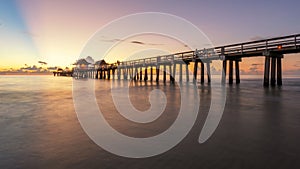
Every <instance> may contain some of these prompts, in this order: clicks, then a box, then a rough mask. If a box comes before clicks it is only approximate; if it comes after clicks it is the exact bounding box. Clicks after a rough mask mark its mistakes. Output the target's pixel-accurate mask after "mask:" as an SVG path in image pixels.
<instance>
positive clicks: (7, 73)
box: [0, 72, 53, 76]
mask: <svg viewBox="0 0 300 169" xmlns="http://www.w3.org/2000/svg"><path fill="white" fill-rule="evenodd" d="M0 75H52V76H53V73H52V72H47V73H19V72H0Z"/></svg>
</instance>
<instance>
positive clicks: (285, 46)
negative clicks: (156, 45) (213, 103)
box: [73, 34, 300, 86]
mask: <svg viewBox="0 0 300 169" xmlns="http://www.w3.org/2000/svg"><path fill="white" fill-rule="evenodd" d="M299 52H300V34H296V35H289V36H282V37H276V38H270V39H263V40H257V41H251V42H245V43H238V44H232V45H226V46H219V47H215V48H211V49H202V50H195V51H188V52H182V53H175V54H170V55H165V56H157V57H152V58H145V59H138V60H129V61H123V62H117V63H114V64H107V65H105V66H101V67H99V68H97V69H94V68H93V69H78V68H77V69H75V70H74V74H73V76H74V77H88V78H96V79H119V80H120V79H125V80H127V79H131V80H135V81H137V80H139V81H143V80H144V81H148V80H149V81H156V82H159V81H160V70H163V74H162V76H163V77H162V78H163V79H162V80H163V82H166V80H167V72H168V73H169V77H170V81H171V82H174V81H175V74H176V70H177V69H178V68H179V79H178V81H179V82H182V80H183V72H185V76H186V78H185V79H186V81H189V80H190V77H189V69H188V66H189V65H190V63H193V65H194V66H193V78H192V79H193V82H196V81H197V77H198V75H197V73H198V68H200V82H201V83H204V80H205V74H204V72H205V69H206V72H207V82H208V83H210V81H211V78H210V63H211V62H212V61H213V60H222V62H223V74H222V82H223V83H225V80H226V74H227V62H229V68H228V76H229V77H228V80H229V84H232V83H233V68H235V73H236V74H235V80H236V83H237V84H238V83H240V73H239V72H240V70H239V62H241V61H242V58H245V57H260V56H263V57H265V67H264V86H269V84H270V83H271V85H272V86H275V85H276V82H277V85H279V86H280V85H282V58H283V55H284V54H290V53H299ZM234 63H235V64H234ZM199 64H200V66H199ZM177 66H178V67H177ZM205 67H206V68H205ZM183 69H185V70H183ZM270 72H271V79H270ZM154 77H155V79H154ZM276 78H277V79H276Z"/></svg>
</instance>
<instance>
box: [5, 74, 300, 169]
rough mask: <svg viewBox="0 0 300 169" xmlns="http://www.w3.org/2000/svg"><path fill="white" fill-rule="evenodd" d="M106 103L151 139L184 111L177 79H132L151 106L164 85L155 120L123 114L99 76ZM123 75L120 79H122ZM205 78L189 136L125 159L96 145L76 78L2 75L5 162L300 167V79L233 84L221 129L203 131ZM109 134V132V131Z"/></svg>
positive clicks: (115, 118) (110, 117) (132, 131)
mask: <svg viewBox="0 0 300 169" xmlns="http://www.w3.org/2000/svg"><path fill="white" fill-rule="evenodd" d="M94 81H95V95H96V99H97V103H98V105H99V108H101V110H102V111H103V114H104V116H105V118H106V120H107V121H108V122H109V124H110V125H111V126H112V127H113V128H114V129H116V130H117V131H119V132H120V133H122V134H125V135H128V136H131V137H137V138H147V137H150V136H154V135H157V134H159V133H161V132H163V131H164V130H166V129H168V127H169V126H171V125H172V124H173V122H174V120H175V119H176V117H177V115H178V109H179V108H180V93H179V92H178V91H179V89H178V86H176V85H172V84H170V83H166V84H164V83H162V82H160V83H159V84H157V83H155V82H153V83H151V82H147V83H145V82H132V84H131V86H132V87H131V88H130V90H129V93H130V100H131V102H132V104H133V105H134V106H135V107H136V109H138V110H140V111H145V110H147V109H148V108H149V106H150V104H149V102H148V100H147V99H148V95H149V92H150V91H152V90H153V89H159V90H162V91H164V92H165V94H166V98H167V101H168V102H167V106H166V109H165V111H164V113H163V114H162V115H161V116H160V117H159V118H158V119H157V120H155V121H154V122H152V123H146V124H142V125H141V124H136V123H131V122H129V121H128V120H126V119H124V117H122V116H120V115H119V114H118V111H117V110H116V108H115V107H114V105H113V102H112V98H111V92H110V87H111V83H112V82H113V81H114V80H94ZM115 81H117V80H115ZM197 85H198V91H199V98H200V106H199V113H198V116H197V119H196V121H195V124H194V125H193V127H192V129H191V131H190V132H189V133H188V135H187V136H186V137H185V138H184V139H183V140H182V141H181V142H180V143H179V144H178V145H176V146H175V147H174V148H172V149H171V150H169V151H167V152H164V153H162V154H159V155H157V156H153V157H149V158H125V157H121V156H117V155H115V154H112V153H110V152H107V151H106V150H104V149H103V148H101V147H99V146H98V145H96V144H95V143H94V142H93V141H92V140H91V139H90V138H89V137H88V135H87V134H86V133H85V132H84V130H83V128H82V127H81V125H80V123H79V120H78V118H77V114H76V112H75V108H74V102H73V95H72V90H73V79H72V78H70V77H53V76H10V75H7V76H0V133H1V134H0V168H7V169H8V168H49V169H50V168H56V169H59V168H73V169H76V168H78V169H79V168H80V169H81V168H111V169H112V168H130V169H138V168H157V169H162V168H172V169H175V168H189V169H192V168H197V169H198V168H207V169H208V168H212V169H216V168H237V169H241V168H249V169H250V168H251V169H253V168H271V169H275V168H282V169H286V168H289V169H292V168H295V169H296V168H299V167H300V146H299V140H300V133H299V131H300V110H299V108H300V107H299V100H300V78H297V77H293V78H286V77H285V78H284V79H283V86H281V87H269V88H264V87H263V85H262V78H258V77H253V78H249V77H247V78H242V79H241V84H239V85H236V84H233V85H228V84H227V85H226V93H227V95H226V104H225V108H224V113H223V116H222V118H221V121H220V123H219V125H218V127H217V129H216V130H215V132H214V134H213V135H212V136H211V137H210V138H209V139H208V140H207V141H206V142H205V143H202V144H200V143H199V142H198V137H199V134H200V132H201V129H202V127H203V125H204V122H205V120H206V117H207V112H208V110H209V105H210V104H209V103H210V101H211V92H210V86H209V85H207V84H204V85H201V84H197ZM104 137H105V135H104Z"/></svg>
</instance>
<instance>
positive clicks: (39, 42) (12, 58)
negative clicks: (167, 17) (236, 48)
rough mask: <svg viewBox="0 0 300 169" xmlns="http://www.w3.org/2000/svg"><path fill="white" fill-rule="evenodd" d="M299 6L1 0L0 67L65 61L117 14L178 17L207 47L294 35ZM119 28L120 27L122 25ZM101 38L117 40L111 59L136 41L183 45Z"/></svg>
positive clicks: (255, 63) (294, 0) (299, 64)
mask: <svg viewBox="0 0 300 169" xmlns="http://www.w3.org/2000/svg"><path fill="white" fill-rule="evenodd" d="M299 5H300V1H299V0H273V1H261V0H251V1H249V0H247V1H246V0H186V1H179V0H151V1H149V0H126V1H124V0H109V1H104V0H1V1H0V37H1V38H0V70H6V69H10V68H19V67H22V66H23V67H24V66H25V65H27V66H29V65H31V66H33V65H38V66H42V65H40V64H39V63H38V62H39V61H42V62H46V63H47V66H51V67H54V66H61V67H65V66H70V65H71V64H72V63H74V62H75V61H76V60H77V59H78V58H79V57H80V56H81V52H82V50H83V49H84V47H85V45H86V44H87V42H88V41H89V40H90V39H91V38H92V37H93V35H95V33H96V32H97V31H99V30H101V28H103V27H105V26H107V25H109V24H111V23H112V22H113V21H116V20H118V19H119V18H121V17H124V16H127V15H132V14H136V13H143V12H161V13H167V14H171V15H173V16H178V17H180V18H184V19H185V20H187V21H188V22H190V23H192V24H193V25H194V26H196V27H197V28H198V29H199V30H201V31H202V32H203V33H204V34H205V35H206V37H207V38H208V39H209V40H210V42H211V44H212V45H213V46H219V45H226V44H231V43H237V42H245V41H250V40H255V39H261V38H270V37H277V36H284V35H290V34H297V33H300V24H299V19H298V16H300V10H299V8H298V7H299ZM157 26H158V27H159V25H157ZM174 29H175V28H174ZM182 29H184V28H182ZM119 31H123V30H122V27H120V28H119ZM102 41H103V43H104V41H106V43H107V42H109V41H110V42H114V43H116V41H118V42H117V43H119V46H117V47H115V50H114V51H113V52H114V55H115V57H116V58H115V59H118V57H119V59H120V60H121V59H122V57H123V58H124V56H125V55H132V53H130V50H128V51H127V50H125V49H133V48H134V49H135V48H136V50H137V46H140V47H141V46H143V45H144V46H143V48H141V49H142V50H145V46H147V47H148V48H158V47H157V46H159V45H160V44H164V45H161V46H164V47H160V48H159V49H160V50H161V51H165V52H173V51H174V52H175V51H176V52H182V50H188V49H187V48H184V47H182V42H178V41H176V39H175V40H174V38H165V37H163V36H161V38H155V37H154V38H153V37H149V35H144V36H137V35H135V36H132V37H127V38H126V39H116V37H113V36H112V35H109V34H108V35H106V36H105V37H104V36H103V39H102ZM120 42H122V43H120ZM137 42H142V43H137ZM166 44H168V46H167V45H166ZM122 45H123V46H122ZM126 45H127V46H126ZM155 45H156V46H155ZM180 45H181V47H180ZM183 46H184V45H183ZM116 49H119V50H118V51H117V50H116ZM192 50H194V49H192ZM121 51H122V52H121ZM154 51H155V52H157V50H155V49H154ZM118 52H119V53H118ZM131 52H132V51H131ZM155 52H154V53H155ZM158 53H159V52H158ZM99 55H100V54H99ZM92 57H93V58H97V57H99V56H92ZM262 64H263V58H262V57H261V58H253V59H246V60H243V62H242V63H241V69H242V71H244V72H252V73H256V72H261V71H262V69H263V66H262ZM299 69H300V58H299V55H298V54H296V55H288V56H285V58H284V61H283V70H284V71H285V72H290V73H298V72H300V71H298V70H299Z"/></svg>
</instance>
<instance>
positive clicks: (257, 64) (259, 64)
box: [251, 63, 263, 66]
mask: <svg viewBox="0 0 300 169" xmlns="http://www.w3.org/2000/svg"><path fill="white" fill-rule="evenodd" d="M261 65H263V64H262V63H253V64H251V66H261Z"/></svg>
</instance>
